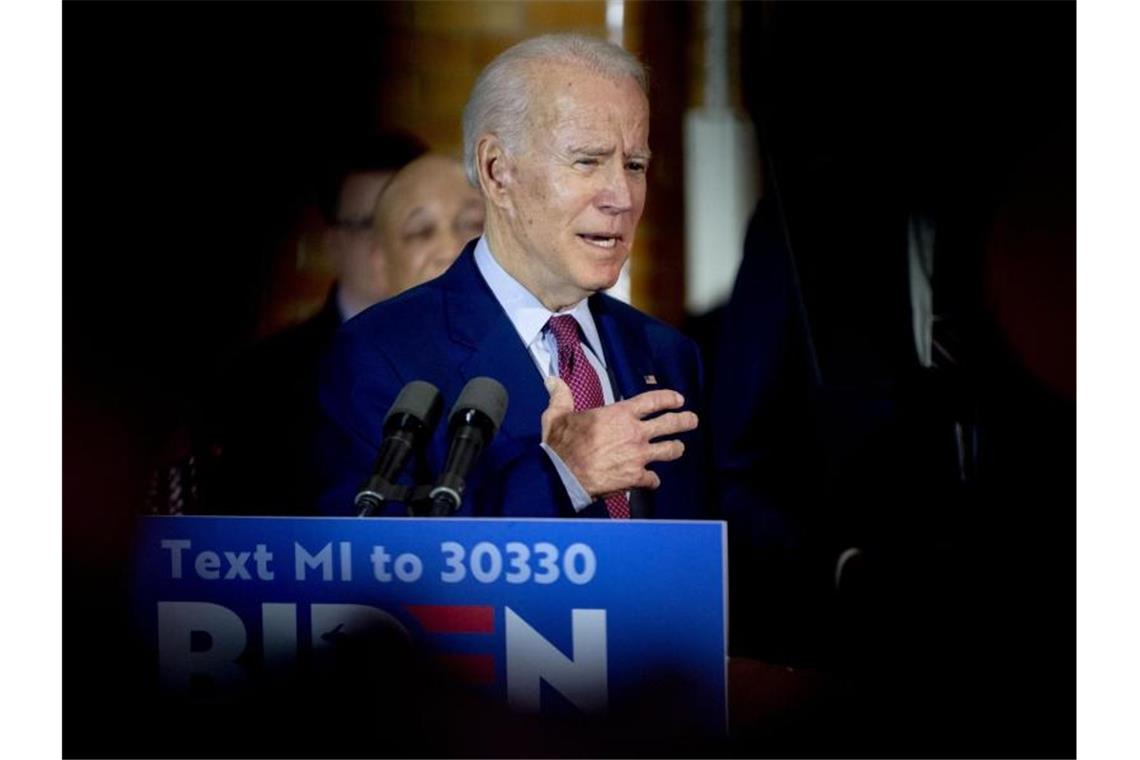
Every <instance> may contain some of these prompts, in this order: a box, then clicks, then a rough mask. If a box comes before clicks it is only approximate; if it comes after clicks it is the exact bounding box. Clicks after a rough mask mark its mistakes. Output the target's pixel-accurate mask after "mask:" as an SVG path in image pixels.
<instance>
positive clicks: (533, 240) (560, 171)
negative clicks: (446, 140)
mask: <svg viewBox="0 0 1140 760" xmlns="http://www.w3.org/2000/svg"><path fill="white" fill-rule="evenodd" d="M463 142H464V163H465V169H466V173H467V178H468V180H469V181H470V182H471V183H472V185H473V186H474V187H476V188H477V189H478V190H479V191H480V193H481V194H482V198H483V203H484V206H485V209H486V223H485V232H484V234H483V235H482V236H481V237H479V238H477V239H475V240H472V241H470V242H469V243H468V244H467V245H466V247H465V248H464V250H463V252H462V254H461V255H460V256H459V258H458V259H457V260H456V262H455V263H454V264H453V265H452V266H451V267H450V268H449V269H448V270H447V271H446V272H445V273H444V274H443V275H441V276H440V277H438V278H436V279H434V280H432V281H430V282H428V283H425V284H424V285H421V286H419V287H417V288H413V289H412V290H410V291H408V292H406V293H404V294H402V295H401V296H399V297H397V298H394V299H391V300H389V301H385V302H382V303H380V304H377V305H376V306H374V307H372V308H370V309H368V310H366V311H364V312H363V313H361V314H360V315H359V316H357V317H356V318H354V319H352V320H351V321H349V322H348V323H346V324H345V325H344V327H343V328H342V330H341V331H340V333H339V335H338V336H337V338H336V340H335V342H334V344H333V346H332V349H331V351H330V353H329V356H328V357H327V360H326V363H325V367H324V371H323V374H322V380H321V389H320V403H321V407H322V411H323V415H324V424H323V429H322V433H321V436H320V439H319V441H318V444H319V445H318V453H317V459H318V471H319V472H320V474H321V477H322V479H323V482H324V488H323V491H322V495H321V497H320V500H319V505H318V506H319V509H320V511H321V512H322V513H323V514H328V515H347V514H355V513H356V510H355V509H354V496H355V494H356V493H357V491H358V490H359V489H360V487H361V484H362V483H364V482H365V481H366V480H367V479H368V478H369V475H370V473H371V472H372V468H373V465H374V463H375V462H376V457H377V452H378V450H379V447H380V443H381V440H382V435H383V431H382V423H383V421H384V418H385V415H386V413H387V411H388V409H389V407H390V406H391V405H392V403H393V401H394V400H395V399H396V397H397V394H399V392H400V390H401V388H403V387H404V386H405V385H406V384H407V383H409V382H411V381H413V380H422V381H427V382H429V383H431V384H433V385H435V386H436V387H438V388H439V390H440V391H441V393H442V396H443V399H444V400H445V404H448V405H449V404H452V403H454V402H455V401H456V399H457V398H458V397H459V395H460V391H461V389H462V388H463V387H464V385H465V384H466V383H467V381H468V380H470V379H472V378H475V377H480V376H486V377H491V378H494V379H495V380H497V381H499V382H500V383H502V385H503V386H504V387H505V389H506V391H507V394H508V398H509V403H508V406H507V409H506V414H505V416H504V418H503V420H502V424H501V426H500V427H499V429H498V432H497V434H496V435H495V437H494V438H493V440H492V441H491V443H490V445H489V446H488V447H487V448H486V450H485V451H483V452H482V453H481V455H480V458H479V460H478V461H477V462H476V464H475V465H474V467H473V469H472V470H471V471H470V472H469V473H468V474H467V477H466V488H465V490H464V492H463V498H462V503H461V505H460V506H459V509H458V510H457V513H458V514H461V515H466V516H476V517H480V516H487V517H490V516H504V517H573V516H582V517H593V518H612V519H627V518H630V517H633V518H648V517H652V518H693V517H700V516H701V513H702V511H703V500H702V494H701V492H700V491H699V490H698V484H699V483H700V482H701V478H700V477H699V470H700V463H701V460H702V457H701V454H700V452H699V451H698V450H697V449H698V448H699V439H698V432H697V430H696V428H697V424H698V420H697V415H696V414H695V413H694V411H693V408H694V405H695V404H696V403H697V400H698V399H699V398H701V392H700V384H701V362H700V355H699V353H698V350H697V347H696V345H695V344H694V343H693V342H692V341H690V340H688V339H687V338H685V337H683V336H682V335H681V334H680V333H678V332H676V331H675V330H673V329H672V328H670V327H668V326H666V325H664V324H662V323H660V322H658V321H656V320H654V319H652V318H650V317H648V316H646V315H644V314H642V313H640V312H638V311H637V310H635V309H633V308H631V307H629V306H627V305H626V304H623V303H621V302H619V301H617V300H616V299H613V298H611V297H610V296H608V295H606V294H605V293H603V292H602V291H604V290H606V289H607V288H610V287H612V286H613V285H614V284H615V283H616V282H617V279H618V275H619V273H620V272H621V268H622V265H623V264H624V263H625V262H626V260H627V258H628V257H629V254H630V251H631V249H632V247H633V240H634V233H635V231H636V228H637V223H638V221H639V219H640V217H641V213H642V210H643V208H644V205H645V196H646V171H647V169H648V166H649V161H650V150H649V102H648V98H647V86H646V76H645V72H644V69H643V68H642V66H641V64H640V63H639V62H638V61H637V60H636V59H635V58H634V57H633V56H631V55H630V54H629V53H627V52H626V51H624V50H622V49H621V48H620V47H618V46H616V45H612V44H610V43H608V42H604V41H602V40H598V39H594V38H590V37H585V36H581V35H571V34H557V35H545V36H542V37H536V38H533V39H529V40H526V41H524V42H522V43H520V44H518V45H515V46H514V47H512V48H510V49H508V50H507V51H505V52H503V53H502V54H500V55H499V56H498V57H497V58H495V59H494V60H493V61H492V62H491V63H490V64H489V65H488V66H487V67H486V68H485V69H484V70H483V72H482V73H481V74H480V76H479V78H478V79H477V80H476V82H475V85H474V88H473V90H472V93H471V96H470V98H469V100H468V103H467V105H466V107H465V109H464V113H463ZM447 427H448V426H447V425H446V424H442V425H440V426H439V429H437V430H436V431H435V433H434V435H433V436H432V437H431V439H430V441H428V442H427V444H426V445H425V446H424V447H423V448H422V450H420V451H417V452H416V453H415V455H414V457H413V461H412V464H411V465H410V467H409V468H408V469H409V472H408V473H405V475H404V478H405V479H406V482H407V483H409V484H411V483H412V482H415V483H418V484H425V483H430V482H431V481H432V479H433V478H434V477H435V474H438V473H439V472H440V471H441V469H442V468H443V466H444V461H445V459H446V457H447V452H448V445H449V444H448V430H447ZM380 513H381V514H386V515H402V514H407V510H406V507H405V505H404V504H400V503H397V502H394V501H389V502H387V503H385V505H384V508H383V509H382V510H381V512H380Z"/></svg>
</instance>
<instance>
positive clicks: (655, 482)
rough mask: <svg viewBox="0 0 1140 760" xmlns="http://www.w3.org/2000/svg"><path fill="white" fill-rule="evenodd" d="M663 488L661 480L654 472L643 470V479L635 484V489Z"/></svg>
mask: <svg viewBox="0 0 1140 760" xmlns="http://www.w3.org/2000/svg"><path fill="white" fill-rule="evenodd" d="M660 487H661V478H660V477H659V476H658V475H657V473H655V472H654V471H653V470H642V471H641V478H640V479H639V480H638V481H637V482H636V483H634V488H648V489H649V490H653V489H656V488H660Z"/></svg>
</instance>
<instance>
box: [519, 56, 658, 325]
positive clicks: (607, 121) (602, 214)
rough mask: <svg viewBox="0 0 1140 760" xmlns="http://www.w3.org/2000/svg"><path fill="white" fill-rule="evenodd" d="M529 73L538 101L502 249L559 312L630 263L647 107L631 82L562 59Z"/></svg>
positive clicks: (608, 283) (645, 159)
mask: <svg viewBox="0 0 1140 760" xmlns="http://www.w3.org/2000/svg"><path fill="white" fill-rule="evenodd" d="M532 71H533V78H532V84H533V86H534V92H536V93H540V95H539V96H538V97H537V98H536V102H535V103H534V105H533V107H532V111H531V118H530V124H529V130H528V137H527V138H525V139H524V143H525V144H524V145H523V146H522V147H521V149H520V150H519V151H518V153H517V154H516V155H514V156H513V157H512V161H511V167H512V171H511V176H512V181H511V182H510V184H509V185H508V188H507V194H508V196H509V199H510V209H509V211H508V212H507V226H508V235H507V237H508V239H507V240H504V241H502V243H503V244H504V247H506V248H508V249H511V250H508V251H505V252H504V258H505V259H506V260H507V261H510V262H511V263H512V264H513V268H514V269H515V270H516V271H515V272H513V273H515V274H516V277H518V278H519V279H520V281H522V282H523V284H524V285H526V286H527V287H528V288H529V289H531V290H532V291H533V292H534V294H535V295H536V296H538V298H539V299H540V300H541V301H542V302H543V303H544V304H545V305H546V306H547V308H551V309H555V310H556V309H561V308H565V307H567V306H570V305H573V304H574V303H577V302H578V301H580V300H582V299H583V298H585V297H587V296H588V295H590V294H592V293H594V292H597V291H599V290H603V289H605V288H609V287H612V286H613V285H614V283H616V282H617V279H618V275H619V274H620V273H621V268H622V264H624V263H625V261H626V259H627V258H628V257H629V253H630V250H631V249H632V248H633V236H634V232H635V230H636V229H637V222H638V220H640V219H641V212H642V210H643V209H644V207H645V172H646V168H647V166H648V163H649V101H648V100H647V99H646V97H645V95H644V93H642V91H641V88H640V87H638V85H637V83H636V82H635V81H634V80H633V79H631V78H622V79H618V80H614V79H610V78H608V77H605V76H602V75H600V74H597V73H594V72H591V71H589V70H588V69H585V68H583V67H580V66H574V65H568V64H561V63H557V64H551V63H542V64H535V65H534V69H533V70H532ZM511 268H512V267H510V266H509V267H508V269H511ZM520 275H521V276H520Z"/></svg>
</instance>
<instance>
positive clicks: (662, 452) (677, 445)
mask: <svg viewBox="0 0 1140 760" xmlns="http://www.w3.org/2000/svg"><path fill="white" fill-rule="evenodd" d="M684 453H685V444H683V443H681V442H680V441H661V443H651V444H649V461H650V462H672V461H673V460H674V459H680V458H681V455H682V454H684Z"/></svg>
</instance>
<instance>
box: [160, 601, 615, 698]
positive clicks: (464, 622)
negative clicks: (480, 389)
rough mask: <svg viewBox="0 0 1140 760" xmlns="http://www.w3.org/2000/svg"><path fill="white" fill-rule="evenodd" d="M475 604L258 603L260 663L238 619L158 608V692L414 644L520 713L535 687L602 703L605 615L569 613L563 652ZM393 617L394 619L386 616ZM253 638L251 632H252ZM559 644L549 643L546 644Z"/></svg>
mask: <svg viewBox="0 0 1140 760" xmlns="http://www.w3.org/2000/svg"><path fill="white" fill-rule="evenodd" d="M500 609H501V613H502V614H501V618H499V620H501V627H500V626H497V625H496V623H497V620H496V611H497V610H496V608H494V607H491V606H480V605H403V606H400V607H397V608H393V609H392V610H391V611H389V610H386V609H381V608H380V607H375V606H371V605H363V604H322V603H313V604H306V605H298V604H295V603H263V604H261V605H260V609H259V610H258V611H255V612H254V613H253V616H254V617H256V616H258V614H257V613H258V612H259V613H260V614H259V617H260V620H259V621H258V622H259V623H260V636H259V637H256V638H255V641H254V642H253V643H254V644H256V643H257V642H258V641H259V642H260V655H261V656H260V662H254V661H251V660H256V659H257V658H256V653H255V650H256V648H257V647H256V646H254V647H251V646H250V644H251V641H250V638H251V637H250V635H249V633H250V629H249V627H247V624H246V620H243V618H242V616H241V615H239V614H238V613H237V612H235V611H234V610H233V609H231V608H229V607H226V606H224V605H221V604H215V603H211V602H200V601H160V602H158V621H157V622H158V629H157V635H158V642H157V643H158V665H159V676H160V680H161V682H162V684H163V687H164V689H165V690H167V691H168V692H170V693H173V694H181V695H188V696H192V697H194V696H196V697H209V698H211V699H225V698H227V696H233V695H236V694H238V693H240V692H241V691H242V690H243V689H244V688H245V687H247V686H248V685H249V681H250V680H251V679H252V678H255V677H259V678H261V679H263V680H264V681H268V682H271V681H274V680H282V679H288V678H290V677H293V676H294V675H295V674H296V673H297V670H298V667H299V665H300V664H301V663H305V664H306V665H307V666H308V667H309V668H311V669H312V670H314V671H316V672H321V671H324V672H328V671H330V670H332V669H334V668H335V667H336V664H337V662H338V661H340V660H343V658H344V656H345V653H346V652H351V651H352V650H353V648H354V647H355V648H359V647H360V646H361V644H362V642H363V643H364V645H366V646H369V647H372V648H379V649H382V650H385V651H382V652H380V654H381V658H380V661H381V662H382V661H384V655H385V654H387V655H389V656H395V657H399V656H401V653H404V652H409V651H411V649H412V645H413V643H414V642H421V643H426V644H427V646H428V648H430V649H431V651H432V653H433V657H434V658H435V660H436V661H437V662H439V663H440V664H441V665H442V666H443V667H444V669H445V670H446V671H447V672H449V673H451V674H453V675H454V676H455V677H456V678H457V679H458V680H461V681H464V682H467V683H470V684H473V685H476V686H481V687H486V688H490V689H492V690H496V691H499V692H500V693H503V694H505V697H506V700H507V703H508V704H509V705H510V707H511V708H512V709H514V710H517V711H520V712H530V713H537V712H540V711H541V710H542V692H543V686H542V684H543V682H545V683H546V684H547V686H548V687H549V688H551V689H553V690H555V691H556V692H558V693H559V694H560V695H561V696H562V697H563V698H565V700H566V701H568V702H569V703H570V704H571V705H573V706H574V707H575V708H577V709H578V710H580V711H581V712H583V713H585V714H591V715H600V714H604V713H605V712H606V709H607V707H608V703H609V688H608V684H609V679H608V670H607V656H608V655H607V646H606V642H607V635H606V611H605V610H604V609H570V610H569V611H568V618H569V621H568V622H569V630H570V638H569V645H568V646H565V645H564V646H562V647H559V646H557V645H556V644H554V643H552V642H551V640H550V638H548V636H546V635H544V634H543V633H542V632H541V631H539V630H538V629H537V628H536V627H535V626H534V625H532V623H531V622H528V621H527V620H526V619H524V617H523V616H522V615H521V614H519V613H518V612H517V611H516V610H514V609H512V608H511V607H509V606H504V607H502V608H500ZM393 613H396V614H393ZM255 634H256V631H255ZM554 638H557V637H554Z"/></svg>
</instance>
